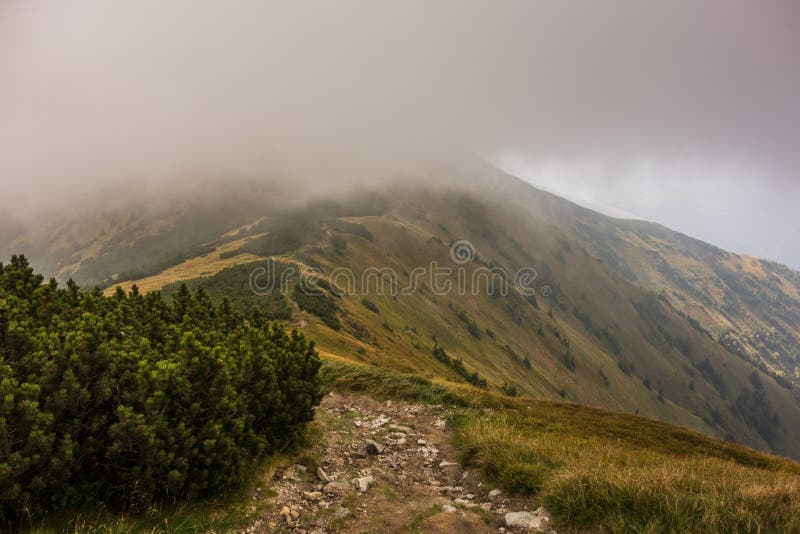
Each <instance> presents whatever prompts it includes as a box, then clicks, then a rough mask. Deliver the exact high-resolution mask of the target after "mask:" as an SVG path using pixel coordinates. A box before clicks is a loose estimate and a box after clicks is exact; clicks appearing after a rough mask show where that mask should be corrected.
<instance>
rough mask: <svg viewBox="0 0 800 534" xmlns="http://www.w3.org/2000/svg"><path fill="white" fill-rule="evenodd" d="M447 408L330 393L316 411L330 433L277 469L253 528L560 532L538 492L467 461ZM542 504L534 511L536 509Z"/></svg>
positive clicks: (304, 532) (317, 532)
mask: <svg viewBox="0 0 800 534" xmlns="http://www.w3.org/2000/svg"><path fill="white" fill-rule="evenodd" d="M450 415H451V414H450V412H449V411H448V410H447V409H445V408H443V407H441V406H429V405H422V404H408V403H403V402H396V401H395V402H393V401H386V402H379V401H376V400H374V399H372V398H369V397H364V396H352V395H343V394H340V393H335V392H334V393H331V394H329V395H328V396H326V397H325V399H324V400H323V402H322V404H321V406H320V407H319V409H318V410H317V417H316V422H315V424H316V425H319V427H320V430H321V435H322V436H323V438H322V439H321V441H320V442H319V443H317V444H316V445H315V446H314V447H313V449H312V451H310V452H309V453H308V454H306V455H304V456H303V458H304V459H309V458H313V460H311V461H310V462H309V461H307V462H305V463H316V465H300V464H295V465H291V466H288V467H285V468H282V469H279V470H277V471H276V472H275V474H274V477H273V480H272V482H271V484H270V489H271V490H272V491H271V492H268V493H271V494H272V496H270V495H269V494H265V493H263V492H261V491H260V490H258V491H257V492H255V493H254V494H253V499H254V500H258V499H266V500H267V501H268V502H267V506H266V507H265V508H264V512H263V513H262V514H261V516H260V517H259V518H258V519H257V520H255V521H254V522H253V523H252V525H251V526H250V527H249V528H247V529H246V530H245V532H247V533H260V532H293V533H298V534H321V533H326V532H441V533H445V532H446V533H448V534H450V533H453V532H459V533H462V532H493V533H497V532H552V527H551V526H550V518H549V516H548V515H547V513H546V512H545V511H544V510H542V509H541V508H538V509H535V508H537V507H536V506H534V502H533V500H532V499H531V498H526V497H516V496H509V495H507V493H506V492H504V491H503V490H500V489H497V488H493V487H491V486H488V485H487V483H486V481H485V479H484V477H483V476H482V474H481V473H480V472H479V471H478V470H475V469H462V467H461V466H460V464H459V463H458V460H457V454H456V450H455V448H454V447H453V445H452V444H451V443H450V435H449V431H448V425H447V419H448V417H449V416H450ZM534 509H535V510H534Z"/></svg>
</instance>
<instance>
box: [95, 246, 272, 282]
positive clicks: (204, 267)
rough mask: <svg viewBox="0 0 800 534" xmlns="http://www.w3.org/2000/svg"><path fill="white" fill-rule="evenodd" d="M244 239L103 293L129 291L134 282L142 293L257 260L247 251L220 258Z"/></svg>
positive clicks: (234, 248) (256, 257)
mask: <svg viewBox="0 0 800 534" xmlns="http://www.w3.org/2000/svg"><path fill="white" fill-rule="evenodd" d="M244 241H245V240H244V239H237V240H236V241H230V242H228V243H225V244H224V245H222V246H220V247H218V248H217V249H216V250H214V252H210V253H208V254H205V255H203V256H198V257H196V258H191V259H188V260H186V261H184V262H183V263H179V264H178V265H175V266H173V267H170V268H168V269H165V270H163V271H161V272H160V273H158V274H155V275H153V276H148V277H146V278H140V279H139V280H133V281H131V280H128V281H125V282H121V283H119V284H114V285H113V286H111V287H109V288H107V289H106V290H105V291H104V292H103V293H104V294H106V295H112V294H113V293H114V292H115V291H116V290H117V288H118V287H119V288H122V289H123V290H124V291H130V289H131V287H133V285H134V284H136V287H138V288H139V291H141V292H143V293H148V292H150V291H158V290H160V289H161V288H162V287H164V286H165V285H167V284H171V283H173V282H179V281H181V280H191V279H192V278H198V277H201V276H211V275H214V274H217V273H218V272H220V271H221V270H222V269H224V268H226V267H231V266H232V265H238V264H240V263H249V262H252V261H256V260H258V259H259V258H258V256H255V255H253V254H249V253H242V254H237V255H236V256H233V257H230V258H224V259H223V258H220V254H221V253H223V252H228V251H232V250H236V249H238V248H239V247H241V246H242V244H243V243H244Z"/></svg>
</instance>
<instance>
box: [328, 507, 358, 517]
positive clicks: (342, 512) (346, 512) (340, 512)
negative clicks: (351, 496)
mask: <svg viewBox="0 0 800 534" xmlns="http://www.w3.org/2000/svg"><path fill="white" fill-rule="evenodd" d="M352 514H353V512H351V511H350V509H349V508H345V507H344V506H340V507H339V508H337V509H336V511H335V512H333V517H334V518H335V519H345V518H347V517H350V516H351V515H352Z"/></svg>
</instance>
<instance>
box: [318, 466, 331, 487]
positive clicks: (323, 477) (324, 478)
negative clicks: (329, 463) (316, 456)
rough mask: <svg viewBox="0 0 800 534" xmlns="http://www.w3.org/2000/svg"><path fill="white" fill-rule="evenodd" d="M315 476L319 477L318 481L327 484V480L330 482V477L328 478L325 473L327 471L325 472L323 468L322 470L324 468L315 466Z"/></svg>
mask: <svg viewBox="0 0 800 534" xmlns="http://www.w3.org/2000/svg"><path fill="white" fill-rule="evenodd" d="M317 478H318V479H319V481H320V482H322V483H323V484H327V483H328V482H330V481H331V479H330V478H328V475H327V473H325V470H324V469H322V468H321V467H317Z"/></svg>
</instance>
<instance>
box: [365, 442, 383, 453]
mask: <svg viewBox="0 0 800 534" xmlns="http://www.w3.org/2000/svg"><path fill="white" fill-rule="evenodd" d="M364 448H365V449H366V450H367V453H368V454H381V453H382V452H383V448H384V447H383V445H382V444H381V443H378V442H377V441H375V440H374V439H368V440H367V444H366V445H365V446H364Z"/></svg>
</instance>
